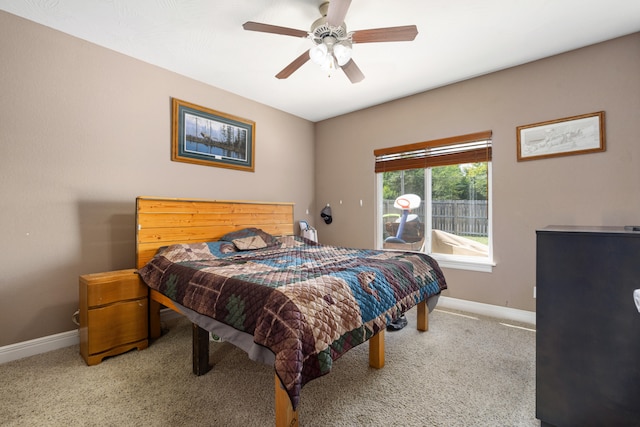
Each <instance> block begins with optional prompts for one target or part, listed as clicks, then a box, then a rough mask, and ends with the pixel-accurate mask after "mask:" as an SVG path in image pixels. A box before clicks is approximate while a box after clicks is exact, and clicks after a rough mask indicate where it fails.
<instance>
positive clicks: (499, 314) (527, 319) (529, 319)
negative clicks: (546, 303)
mask: <svg viewBox="0 0 640 427" xmlns="http://www.w3.org/2000/svg"><path fill="white" fill-rule="evenodd" d="M438 307H443V308H450V309H452V310H460V311H466V312H467V313H474V314H479V315H481V316H488V317H495V318H498V319H505V320H511V321H514V322H521V323H528V324H530V325H535V324H536V313H535V311H526V310H518V309H517V308H510V307H502V306H499V305H491V304H484V303H481V302H475V301H467V300H463V299H458V298H451V297H445V296H440V298H439V299H438Z"/></svg>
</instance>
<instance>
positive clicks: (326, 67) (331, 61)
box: [320, 54, 336, 77]
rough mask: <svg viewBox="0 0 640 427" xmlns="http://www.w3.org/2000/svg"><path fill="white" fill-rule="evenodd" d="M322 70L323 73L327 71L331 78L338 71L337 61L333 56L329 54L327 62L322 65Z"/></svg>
mask: <svg viewBox="0 0 640 427" xmlns="http://www.w3.org/2000/svg"><path fill="white" fill-rule="evenodd" d="M320 69H321V70H322V71H325V72H326V73H327V74H328V75H329V77H331V74H332V73H333V72H334V71H335V69H336V60H335V58H334V57H333V55H331V54H329V55H327V56H326V58H325V61H324V62H323V63H322V64H320Z"/></svg>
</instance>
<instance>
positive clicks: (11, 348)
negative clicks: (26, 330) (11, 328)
mask: <svg viewBox="0 0 640 427" xmlns="http://www.w3.org/2000/svg"><path fill="white" fill-rule="evenodd" d="M181 316H182V315H181V314H179V313H176V312H175V311H173V310H170V309H168V308H166V309H163V310H160V320H161V321H167V320H171V319H173V318H176V317H181ZM72 345H80V334H79V333H78V330H77V329H74V330H72V331H67V332H61V333H59V334H54V335H48V336H46V337H42V338H36V339H33V340H29V341H23V342H19V343H15V344H9V345H5V346H4V347H0V365H1V364H3V363H7V362H11V361H13V360H18V359H23V358H25V357H29V356H35V355H36V354H41V353H46V352H48V351H53V350H58V349H60V348H65V347H71V346H72ZM78 354H80V349H79V348H78Z"/></svg>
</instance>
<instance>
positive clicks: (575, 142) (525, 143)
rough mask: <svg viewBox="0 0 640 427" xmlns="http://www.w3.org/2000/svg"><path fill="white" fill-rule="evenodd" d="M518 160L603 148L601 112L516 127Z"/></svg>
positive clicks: (586, 151)
mask: <svg viewBox="0 0 640 427" xmlns="http://www.w3.org/2000/svg"><path fill="white" fill-rule="evenodd" d="M516 133H517V139H518V161H519V162H520V161H524V160H535V159H543V158H549V157H558V156H570V155H573V154H586V153H595V152H598V151H605V149H606V141H605V132H604V111H599V112H597V113H590V114H583V115H581V116H573V117H567V118H564V119H557V120H550V121H548V122H541V123H534V124H531V125H526V126H518V127H517V129H516Z"/></svg>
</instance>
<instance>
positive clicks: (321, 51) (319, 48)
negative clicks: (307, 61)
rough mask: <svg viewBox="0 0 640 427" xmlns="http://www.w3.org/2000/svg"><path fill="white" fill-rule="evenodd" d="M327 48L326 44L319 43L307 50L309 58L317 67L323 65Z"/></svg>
mask: <svg viewBox="0 0 640 427" xmlns="http://www.w3.org/2000/svg"><path fill="white" fill-rule="evenodd" d="M328 53H329V48H328V47H327V45H326V44H324V43H320V44H317V45H315V46H313V47H312V48H311V49H309V58H311V60H312V61H313V62H315V63H316V64H318V65H322V64H324V63H325V61H326V58H327V54H328Z"/></svg>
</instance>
